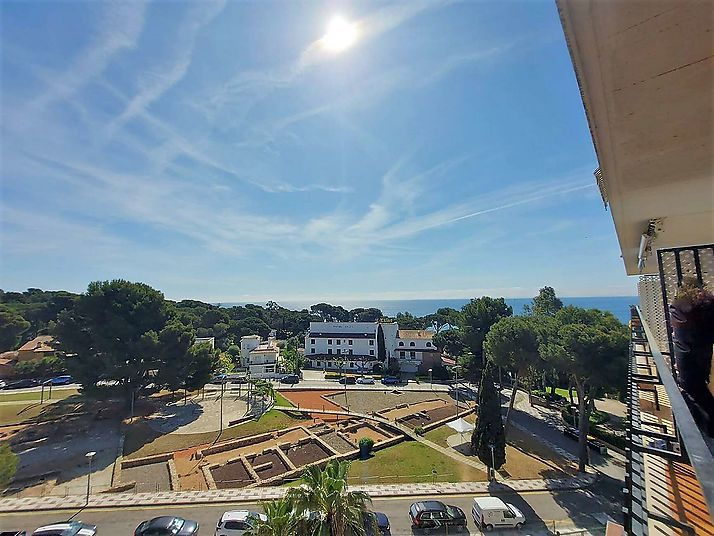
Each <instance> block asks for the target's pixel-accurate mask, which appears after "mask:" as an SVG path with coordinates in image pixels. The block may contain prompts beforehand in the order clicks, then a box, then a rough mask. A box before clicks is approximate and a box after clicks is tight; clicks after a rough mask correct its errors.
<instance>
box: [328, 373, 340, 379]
mask: <svg viewBox="0 0 714 536" xmlns="http://www.w3.org/2000/svg"><path fill="white" fill-rule="evenodd" d="M341 377H342V374H340V373H339V372H325V379H326V380H339V379H340V378H341Z"/></svg>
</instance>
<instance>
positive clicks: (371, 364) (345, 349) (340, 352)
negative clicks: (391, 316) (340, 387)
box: [305, 322, 441, 373]
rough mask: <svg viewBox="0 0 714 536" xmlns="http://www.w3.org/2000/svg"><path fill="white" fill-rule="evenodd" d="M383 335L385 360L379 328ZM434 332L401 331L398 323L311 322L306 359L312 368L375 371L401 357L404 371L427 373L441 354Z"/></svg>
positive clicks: (401, 366) (384, 367)
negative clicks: (435, 343)
mask: <svg viewBox="0 0 714 536" xmlns="http://www.w3.org/2000/svg"><path fill="white" fill-rule="evenodd" d="M380 326H381V328H382V333H383V334H384V346H385V359H384V360H380V359H379V351H378V342H377V338H378V335H377V333H378V330H379V327H380ZM433 335H434V333H433V332H430V331H425V330H400V329H399V326H398V325H397V323H396V322H310V332H309V333H308V334H307V335H306V336H305V360H306V364H307V365H308V366H310V367H312V368H316V369H322V370H337V371H340V370H345V371H348V372H355V371H360V372H372V371H377V370H385V369H386V367H387V365H388V360H389V359H390V358H396V359H398V360H399V368H400V370H401V372H404V373H417V372H425V371H426V369H428V368H431V367H433V366H434V365H433V363H434V362H439V363H440V362H441V353H440V352H439V351H438V349H437V348H436V347H435V346H434V344H433V342H432V337H433Z"/></svg>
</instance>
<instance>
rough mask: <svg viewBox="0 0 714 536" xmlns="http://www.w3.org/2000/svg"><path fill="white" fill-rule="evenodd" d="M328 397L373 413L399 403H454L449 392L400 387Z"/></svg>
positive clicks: (345, 405) (364, 411)
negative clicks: (435, 401)
mask: <svg viewBox="0 0 714 536" xmlns="http://www.w3.org/2000/svg"><path fill="white" fill-rule="evenodd" d="M326 398H328V399H329V400H331V401H333V402H334V403H335V404H338V405H340V406H342V407H345V408H347V407H349V409H350V410H351V411H355V412H358V413H373V412H375V411H381V410H384V409H389V408H394V407H395V406H396V405H398V404H417V403H419V402H425V401H427V400H434V399H442V400H445V401H447V402H451V403H453V399H452V398H451V397H450V396H449V394H448V393H443V392H431V391H400V390H398V389H393V390H390V389H385V390H384V391H377V390H370V391H347V398H346V399H345V393H344V392H338V393H334V392H333V394H328V395H326Z"/></svg>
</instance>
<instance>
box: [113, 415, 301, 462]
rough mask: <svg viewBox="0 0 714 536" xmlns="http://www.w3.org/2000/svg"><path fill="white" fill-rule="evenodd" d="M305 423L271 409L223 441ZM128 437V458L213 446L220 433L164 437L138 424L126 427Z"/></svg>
mask: <svg viewBox="0 0 714 536" xmlns="http://www.w3.org/2000/svg"><path fill="white" fill-rule="evenodd" d="M304 420H305V419H304V418H302V417H300V418H294V417H291V416H290V415H288V414H286V413H283V412H282V411H275V410H270V411H268V412H267V413H266V414H265V415H263V416H262V417H261V418H260V420H258V421H250V422H247V423H244V424H240V425H238V426H233V427H231V428H227V429H225V430H224V431H223V433H222V434H221V437H220V441H226V440H228V439H236V438H239V437H246V436H250V435H256V434H262V433H263V432H269V431H272V430H280V429H283V428H289V427H291V426H295V425H297V424H298V423H300V422H303V421H304ZM125 434H126V435H125V437H124V456H125V457H127V458H141V457H143V456H153V455H154V454H163V453H165V452H174V451H177V450H184V449H188V448H191V447H196V446H198V445H205V444H207V443H212V442H213V441H214V440H215V439H216V436H217V435H218V431H216V432H205V433H200V434H166V435H161V434H160V433H159V432H157V431H155V430H154V429H153V428H151V427H150V426H149V425H148V424H147V423H145V422H143V421H137V422H135V423H133V424H131V425H127V426H126V427H125Z"/></svg>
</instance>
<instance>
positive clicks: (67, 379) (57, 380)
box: [45, 376, 73, 385]
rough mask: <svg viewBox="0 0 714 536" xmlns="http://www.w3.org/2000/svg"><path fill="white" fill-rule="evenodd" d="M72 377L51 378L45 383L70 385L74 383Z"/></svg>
mask: <svg viewBox="0 0 714 536" xmlns="http://www.w3.org/2000/svg"><path fill="white" fill-rule="evenodd" d="M72 381H73V380H72V376H55V377H54V378H50V379H49V380H47V381H46V382H45V383H51V384H52V385H69V384H70V383H72Z"/></svg>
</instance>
